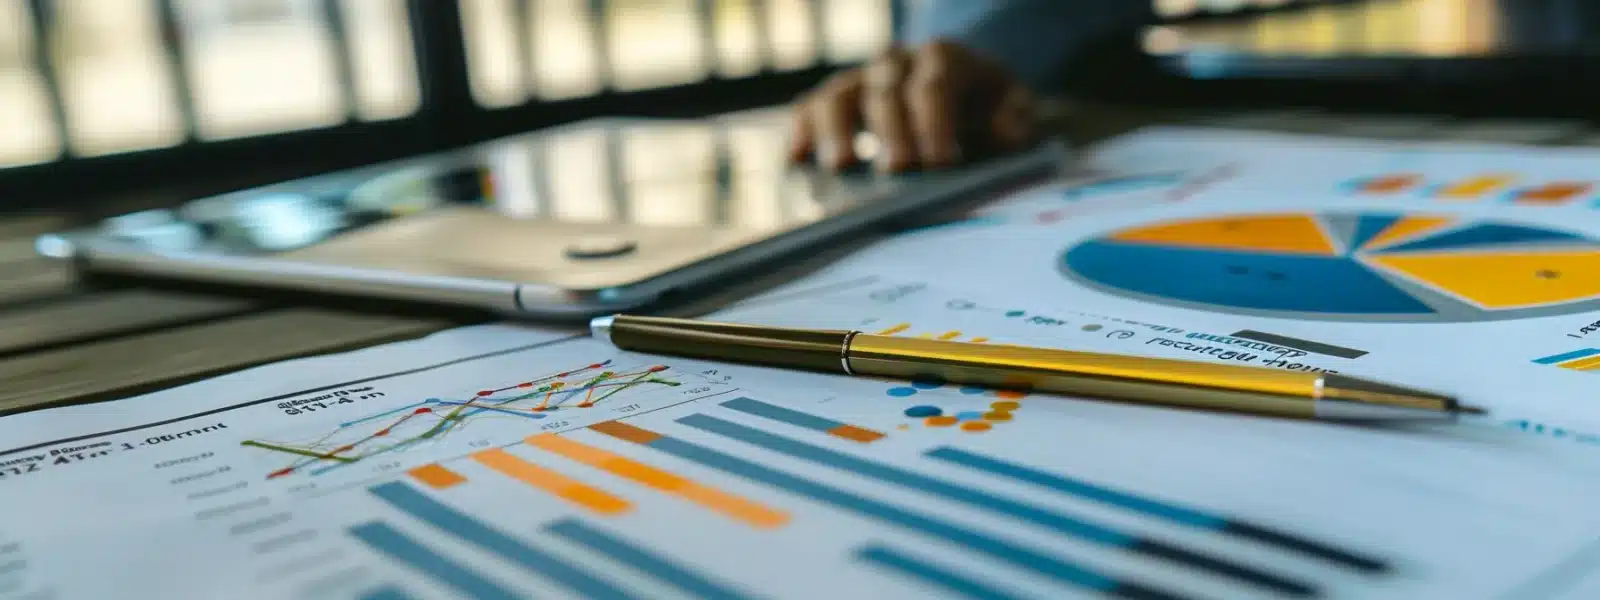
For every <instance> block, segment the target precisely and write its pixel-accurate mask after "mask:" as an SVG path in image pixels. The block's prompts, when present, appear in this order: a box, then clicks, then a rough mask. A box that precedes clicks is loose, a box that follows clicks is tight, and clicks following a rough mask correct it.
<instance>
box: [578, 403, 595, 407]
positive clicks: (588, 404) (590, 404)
mask: <svg viewBox="0 0 1600 600" xmlns="http://www.w3.org/2000/svg"><path fill="white" fill-rule="evenodd" d="M591 406H594V403H593V402H579V403H578V408H589V407H591Z"/></svg>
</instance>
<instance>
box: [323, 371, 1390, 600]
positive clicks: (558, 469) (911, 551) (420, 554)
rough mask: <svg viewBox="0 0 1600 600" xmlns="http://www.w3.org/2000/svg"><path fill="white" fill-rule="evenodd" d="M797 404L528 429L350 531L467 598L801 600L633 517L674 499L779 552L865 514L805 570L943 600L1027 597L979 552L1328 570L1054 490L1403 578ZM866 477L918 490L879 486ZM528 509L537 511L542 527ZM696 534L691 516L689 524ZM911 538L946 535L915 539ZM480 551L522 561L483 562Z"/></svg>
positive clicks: (1287, 578)
mask: <svg viewBox="0 0 1600 600" xmlns="http://www.w3.org/2000/svg"><path fill="white" fill-rule="evenodd" d="M803 408H805V407H795V406H781V405H780V404H779V403H776V402H768V401H765V400H761V399H757V398H753V397H745V396H740V397H737V398H727V399H710V400H707V401H704V402H697V403H695V405H694V406H692V407H684V410H679V411H672V413H671V414H653V415H647V416H643V417H634V418H627V419H621V420H610V421H604V422H599V423H594V424H591V425H588V426H587V427H585V428H583V429H582V430H581V431H575V432H568V433H562V434H557V433H534V434H531V435H529V436H527V437H526V438H525V439H523V440H522V441H521V443H520V444H517V445H514V446H507V447H503V448H493V449H488V450H483V451H480V452H478V453H475V454H472V455H470V456H468V457H464V458H460V459H455V460H453V461H445V462H441V463H434V464H428V465H424V466H420V467H417V468H414V469H412V470H411V471H409V472H408V473H407V474H406V476H405V477H403V478H401V479H396V480H390V481H384V482H381V483H376V484H373V485H370V486H368V487H366V488H365V489H364V494H365V495H366V496H368V497H370V498H371V499H373V500H375V501H377V502H379V503H381V505H382V506H383V507H385V509H386V514H388V515H389V516H388V517H375V518H373V519H371V520H368V521H364V522H360V523H356V524H352V525H351V526H349V528H348V531H347V532H346V533H347V534H348V536H349V537H350V538H351V539H352V540H355V541H356V542H358V543H359V544H360V545H361V546H363V547H364V548H366V549H367V551H368V552H370V553H372V555H374V556H380V557H383V559H384V560H386V561H389V562H390V563H391V564H397V565H400V566H402V567H403V568H404V570H406V571H409V572H410V573H411V574H413V575H414V576H416V577H420V578H422V580H424V581H427V582H428V585H429V586H430V587H431V588H432V589H443V590H449V592H450V593H452V594H454V595H455V596H456V597H462V598H470V599H472V600H502V599H509V598H535V597H543V593H542V592H545V591H553V590H559V593H562V594H568V595H573V596H575V597H582V598H594V599H608V600H609V599H617V600H626V599H632V598H649V597H653V595H652V594H653V593H657V592H659V591H660V590H666V589H670V590H672V591H673V593H676V594H683V595H686V596H689V597H697V598H711V599H719V600H743V599H754V598H769V597H780V596H782V597H788V595H786V594H784V593H781V592H783V590H772V589H764V588H763V587H762V585H763V584H761V583H759V582H756V583H747V582H744V581H741V578H742V576H743V575H745V574H746V573H745V569H744V568H743V567H741V566H739V565H741V564H745V563H744V561H746V560H750V559H751V557H748V556H720V557H718V558H709V559H708V558H707V557H706V555H705V554H695V553H693V552H687V551H685V548H683V547H682V546H683V545H684V544H685V543H686V540H685V539H684V538H681V537H676V536H662V535H659V534H656V535H651V534H650V533H649V532H650V531H661V530H659V529H652V528H651V525H650V524H649V523H645V522H642V521H640V520H639V519H648V518H649V517H647V516H646V515H648V514H651V512H650V511H651V510H653V508H654V507H657V506H659V505H661V504H662V503H670V504H672V505H674V506H676V507H679V508H682V509H685V510H686V511H688V512H683V513H681V514H684V515H692V516H689V517H686V520H692V521H695V522H698V520H699V519H708V520H714V521H718V522H721V523H724V524H726V525H728V526H729V527H731V528H732V529H730V530H724V531H741V532H743V533H740V534H738V535H739V536H741V537H745V536H748V537H749V538H750V539H754V540H758V541H759V540H770V543H763V545H761V546H758V547H762V548H769V551H770V552H774V553H775V554H774V555H773V558H774V559H775V560H793V558H792V557H791V558H785V559H777V558H776V557H781V556H786V555H785V554H783V544H782V543H780V542H779V540H783V539H789V538H784V537H782V536H783V535H784V532H785V531H791V532H792V533H796V534H804V532H805V530H807V529H808V528H810V529H815V528H826V527H828V525H826V522H831V521H827V520H828V519H838V518H850V519H855V520H857V522H860V523H867V524H869V525H866V526H862V527H859V528H856V529H853V530H850V531H834V532H832V533H830V534H829V537H831V538H836V539H834V540H832V541H830V543H833V544H835V545H834V546H833V547H834V548H836V551H837V554H838V555H837V556H835V557H831V558H830V559H829V560H832V561H836V562H835V563H832V564H835V565H838V566H827V567H824V566H823V564H819V565H813V566H807V567H805V568H806V569H812V568H831V569H837V568H845V569H855V570H861V571H862V572H863V573H866V574H868V575H866V576H871V577H877V578H888V579H892V580H894V581H897V582H899V585H905V586H911V587H912V588H915V589H918V590H923V591H926V592H928V593H931V594H932V596H919V597H950V598H992V599H1005V598H1027V597H1032V596H1031V595H1029V594H1027V593H1024V592H1021V591H1019V587H1018V584H1017V583H1016V582H1015V581H1014V579H1015V577H1014V576H1009V575H1003V574H1001V573H999V572H992V571H991V570H990V569H989V568H986V567H984V566H983V565H997V566H998V567H999V568H1002V569H1004V570H1007V571H1010V572H1021V573H1027V574H1028V575H1029V576H1030V578H1031V579H1032V580H1033V581H1032V583H1031V584H1030V585H1033V586H1035V588H1034V589H1038V588H1037V586H1050V587H1051V588H1053V589H1059V590H1075V591H1077V592H1079V593H1089V594H1092V595H1096V596H1099V597H1107V598H1129V599H1172V600H1181V599H1188V598H1201V597H1206V596H1198V595H1192V594H1191V593H1190V592H1189V591H1187V590H1184V589H1181V588H1177V587H1172V586H1169V585H1163V584H1162V583H1161V582H1158V581H1152V580H1145V579H1143V578H1141V577H1138V576H1130V575H1128V574H1126V573H1123V572H1119V571H1118V570H1114V569H1106V568H1103V567H1102V566H1101V565H1102V564H1104V563H1103V560H1102V559H1099V558H1096V557H1097V556H1099V555H1108V556H1130V557H1135V558H1137V559H1138V560H1140V561H1145V562H1146V563H1149V564H1156V565H1160V567H1161V568H1162V569H1171V570H1176V571H1183V572H1192V573H1194V574H1196V576H1199V577H1204V578H1209V579H1210V580H1212V581H1220V582H1225V583H1226V584H1227V585H1230V586H1235V588H1236V589H1237V590H1239V591H1241V593H1243V592H1246V591H1248V593H1249V594H1253V595H1248V596H1241V597H1258V596H1261V597H1286V598H1310V597H1319V596H1321V595H1323V586H1322V585H1321V583H1320V582H1318V581H1316V580H1314V579H1312V578H1308V577H1305V576H1304V575H1303V574H1301V573H1303V570H1302V571H1301V572H1299V573H1297V572H1295V571H1292V570H1291V571H1281V570H1278V569H1275V568H1273V567H1271V566H1267V565H1262V564H1256V563H1255V562H1254V561H1253V559H1251V558H1249V554H1248V553H1244V554H1241V555H1240V556H1230V555H1229V553H1227V552H1219V551H1216V550H1214V549H1215V548H1217V547H1219V546H1218V545H1217V544H1208V545H1207V546H1206V547H1205V548H1198V547H1194V546H1192V545H1185V544H1183V543H1177V542H1173V541H1169V540H1165V539H1161V538H1159V537H1156V536H1152V535H1150V534H1148V533H1142V532H1140V531H1137V530H1135V529H1131V528H1129V527H1127V526H1126V525H1124V524H1121V523H1123V522H1122V521H1120V520H1118V519H1104V518H1100V517H1097V516H1095V514H1096V513H1093V512H1091V511H1086V512H1081V513H1075V512H1074V511H1070V510H1065V509H1063V508H1061V507H1060V503H1057V502H1053V501H1050V499H1054V498H1059V499H1063V500H1069V501H1072V502H1080V503H1084V504H1085V505H1092V506H1097V507H1100V508H1102V509H1108V510H1112V511H1116V512H1117V513H1119V514H1124V515H1128V516H1131V517H1134V518H1138V519H1146V520H1150V521H1156V522H1161V523H1164V524H1167V525H1170V526H1174V527H1177V528H1181V529H1184V530H1188V531H1192V532H1195V533H1197V534H1201V535H1204V536H1207V537H1214V538H1216V540H1218V541H1219V543H1235V542H1236V543H1239V544H1244V545H1250V546H1254V547H1259V548H1267V549H1270V550H1271V551H1272V552H1274V553H1282V554H1285V555H1294V556H1297V557H1299V559H1300V560H1303V561H1308V562H1312V563H1316V564H1318V565H1320V567H1321V568H1325V569H1329V570H1334V571H1339V572H1344V573H1349V574H1351V575H1352V576H1357V577H1369V578H1371V577H1386V576H1389V575H1390V574H1392V573H1393V572H1394V565H1393V564H1392V563H1391V562H1390V561H1389V560H1387V559H1386V558H1384V557H1380V556H1374V555H1370V554H1368V553H1366V552H1363V551H1360V550H1355V549H1350V548H1345V547H1342V546H1341V545H1339V544H1337V543H1331V542H1327V541H1323V540H1319V539H1316V537H1315V536H1307V535H1303V534H1300V533H1297V532H1293V531H1284V530H1280V529H1276V528H1274V527H1271V526H1267V525H1262V524H1258V523H1255V522H1252V521H1250V520H1248V519H1241V518H1236V517H1233V516H1230V515H1224V514H1217V513H1213V512H1210V511H1207V510H1204V509H1200V508H1195V507H1189V506H1184V505H1181V504H1179V503H1176V502H1172V501H1169V500H1162V499H1157V498H1152V497H1147V496H1144V495H1141V494H1138V493H1134V492H1130V491H1126V490H1121V489H1117V488H1115V487H1112V486H1108V485H1104V484H1100V483H1097V482H1094V481H1090V480H1087V479H1082V478H1078V477H1075V476H1073V475H1071V474H1068V473H1060V472H1054V471H1049V470H1044V469H1040V468H1038V467H1034V466H1029V465H1026V464H1022V463H1018V462H1014V461H1012V460H1008V459H1007V458H1005V457H1001V456H995V455H992V454H989V453H985V452H980V451H975V450H969V449H965V448H962V447H959V446H958V445H951V444H948V443H940V444H937V445H934V446H933V447H929V448H923V449H921V450H918V451H917V452H916V454H915V455H914V456H913V457H912V458H910V459H909V460H907V459H905V458H903V457H902V458H894V457H891V456H888V455H885V456H883V457H878V456H876V455H875V452H876V449H877V448H879V447H881V446H882V445H883V444H890V443H893V442H895V441H896V440H895V439H894V434H892V433H882V432H877V431H872V430H870V429H868V428H864V427H859V426H855V425H851V424H848V423H844V422H841V421H839V420H836V419H834V418H832V417H829V416H827V415H823V414H815V412H814V411H813V410H810V409H803ZM841 432H843V433H841ZM739 448H746V449H748V450H738V449H739ZM952 472H954V473H959V474H963V475H968V476H976V477H983V478H988V479H990V480H993V481H996V482H1005V483H1006V484H1008V485H1012V486H1015V487H1013V488H1012V489H1017V488H1023V489H1028V490H1032V493H1029V494H1018V493H1016V492H1011V493H1007V492H1002V491H997V489H990V488H991V487H994V488H1000V487H1005V486H983V485H975V484H973V483H971V478H970V477H950V476H949V474H951V473H952ZM820 473H833V474H835V475H836V476H822V475H820ZM480 477H494V478H499V479H502V480H504V481H509V482H516V483H517V484H519V485H521V486H523V487H524V488H526V491H527V492H529V493H534V494H541V495H545V496H547V497H550V498H555V499H558V500H560V501H561V502H562V503H563V505H564V506H566V507H567V509H568V510H567V511H564V512H563V511H555V512H551V511H538V512H537V514H536V516H525V518H522V519H521V520H520V521H517V520H516V519H513V521H515V522H518V523H521V524H519V525H505V524H503V523H504V522H505V521H504V519H503V518H501V517H504V516H505V515H502V514H501V513H500V512H497V510H500V511H503V510H504V508H500V509H493V508H484V509H482V510H483V512H479V510H480V509H479V508H477V506H478V505H482V506H484V507H488V506H491V505H490V504H484V503H483V501H484V498H483V495H482V494H479V493H474V492H473V486H474V485H486V484H487V483H486V482H478V481H477V479H478V478H480ZM859 482H869V483H870V486H865V487H863V486H861V485H860V484H859ZM872 486H883V487H887V488H894V489H897V490H900V491H903V492H904V493H906V494H909V495H908V496H899V495H892V496H891V495H884V494H881V493H875V492H872V491H870V490H869V489H866V488H870V487H872ZM734 488H737V489H734ZM752 490H755V491H752ZM908 498H919V499H923V500H924V501H917V502H911V501H908V500H907V499H908ZM929 502H931V503H933V504H939V505H949V506H957V507H960V508H961V509H963V510H964V511H967V512H969V513H971V514H973V515H983V516H985V517H987V518H994V519H999V520H1003V521H1005V522H1007V523H1010V524H1012V525H1013V526H1017V527H1023V528H1026V529H1027V530H1029V531H1031V532H1036V534H1037V535H1039V536H1042V537H1039V538H1037V539H1041V540H1043V539H1049V540H1061V541H1063V542H1069V541H1070V544H1068V545H1059V544H1054V543H1041V542H1038V541H1025V540H1022V539H1018V538H1017V537H1015V536H1014V535H1010V534H1007V533H1006V532H1005V530H1003V529H992V528H987V527H984V526H981V525H976V524H974V523H975V521H973V520H971V519H965V518H960V519H958V518H953V517H952V516H951V514H950V513H948V512H947V511H937V510H932V509H930V508H928V507H926V506H924V505H925V504H926V503H929ZM497 506H502V507H503V506H504V505H503V504H501V505H497ZM530 519H538V520H539V522H538V524H537V525H532V524H531V523H532V521H531V520H530ZM808 519H809V522H808ZM683 527H684V528H685V529H688V530H692V529H695V526H694V525H692V524H690V523H687V522H686V523H685V524H684V525H683ZM906 539H921V540H929V541H932V542H935V543H936V544H935V546H927V545H926V544H909V543H907V542H906V541H905V540H906ZM440 540H448V543H442V542H441V541H440ZM447 547H448V548H468V549H471V551H472V552H473V553H474V554H473V555H472V556H471V557H458V556H453V555H451V554H449V553H448V551H447V550H444V549H443V548H447ZM941 548H943V549H941ZM949 548H957V549H959V550H958V551H954V552H953V551H950V550H948V549H949ZM1061 548H1073V549H1074V550H1062V549H1061ZM797 556H798V555H797ZM486 561H494V562H495V563H496V564H499V565H503V566H506V567H508V568H509V569H514V570H507V569H498V570H496V569H489V568H487V567H486V566H485V565H486ZM795 568H799V567H798V565H796V566H795ZM508 573H515V575H508ZM517 577H526V578H528V579H527V580H522V579H517ZM653 590H654V591H653ZM1263 595H1264V596H1263ZM414 597H421V596H420V595H418V594H416V592H414V591H413V590H409V589H407V588H405V587H404V585H403V584H402V583H393V584H385V585H382V586H379V587H374V588H372V589H371V591H370V592H368V593H367V595H365V596H362V597H361V598H360V599H359V600H404V599H409V598H414Z"/></svg>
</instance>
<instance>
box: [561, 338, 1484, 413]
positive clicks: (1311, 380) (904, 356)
mask: <svg viewBox="0 0 1600 600" xmlns="http://www.w3.org/2000/svg"><path fill="white" fill-rule="evenodd" d="M589 328H590V331H591V332H592V333H593V335H594V336H595V337H596V338H599V339H602V340H606V341H608V342H610V343H611V344H612V345H614V346H616V347H617V348H620V349H622V350H629V351H636V352H645V353H651V354H666V355H676V356H684V357H689V358H701V359H710V360H719V361H727V362H733V363H746V364H756V365H763V366H772V367H782V368H791V369H802V370H809V371H821V372H828V373H842V374H847V375H862V376H879V377H896V378H907V379H914V378H935V379H939V380H943V381H948V382H952V383H958V384H969V385H982V386H990V387H997V388H1024V389H1029V390H1033V391H1038V392H1047V393H1060V394H1072V395H1079V396H1084V397H1090V398H1103V399H1110V400H1118V401H1123V402H1131V403H1137V404H1158V405H1167V406H1181V407H1189V408H1199V409H1209V410H1219V411H1229V412H1238V413H1248V414H1256V415H1266V416H1275V417H1289V418H1301V419H1325V420H1336V421H1396V420H1424V421H1439V420H1443V421H1449V420H1454V419H1455V418H1456V417H1457V416H1458V415H1461V414H1483V412H1484V411H1483V410H1482V409H1479V408H1474V407H1470V406H1463V405H1461V404H1459V403H1458V402H1457V401H1456V399H1455V398H1453V397H1450V396H1446V395H1441V394H1436V393H1432V392H1426V391H1421V390H1415V389H1410V388H1404V387H1400V386H1395V385H1389V384H1384V383H1378V382H1373V381H1367V380H1363V379H1358V378H1355V377H1349V376H1345V375H1336V374H1326V373H1304V372H1295V371H1281V370H1277V369H1269V368H1265V367H1250V366H1241V365H1224V364H1213V363H1205V362H1199V361H1187V360H1172V359H1163V358H1146V357H1138V356H1124V355H1117V354H1099V353H1092V352H1078V351H1071V350H1056V349H1049V348H1035V347H1023V346H1013V345H1003V344H975V343H968V342H955V341H944V340H931V339H920V338H903V337H891V336H882V335H872V334H868V333H862V332H858V331H847V330H818V329H791V328H783V327H767V326H760V325H744V324H736V323H716V322H706V321H696V320H690V319H675V318H664V317H643V316H629V315H616V316H609V317H599V318H596V319H594V320H592V321H590V324H589Z"/></svg>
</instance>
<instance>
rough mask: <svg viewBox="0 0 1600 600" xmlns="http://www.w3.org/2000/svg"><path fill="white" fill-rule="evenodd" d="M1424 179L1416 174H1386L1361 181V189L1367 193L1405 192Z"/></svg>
mask: <svg viewBox="0 0 1600 600" xmlns="http://www.w3.org/2000/svg"><path fill="white" fill-rule="evenodd" d="M1420 181H1422V178H1421V177H1418V176H1416V175H1386V176H1383V177H1374V178H1372V179H1368V180H1366V181H1363V182H1361V191H1362V192H1363V193H1367V194H1393V193H1396V192H1403V191H1406V190H1408V189H1410V188H1411V186H1414V185H1416V184H1417V183H1418V182H1420Z"/></svg>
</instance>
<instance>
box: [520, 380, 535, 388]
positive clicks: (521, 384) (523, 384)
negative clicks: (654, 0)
mask: <svg viewBox="0 0 1600 600" xmlns="http://www.w3.org/2000/svg"><path fill="white" fill-rule="evenodd" d="M517 387H520V388H530V387H533V382H532V381H529V382H527V383H519V384H517Z"/></svg>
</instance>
